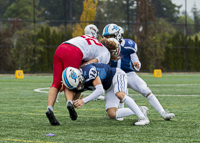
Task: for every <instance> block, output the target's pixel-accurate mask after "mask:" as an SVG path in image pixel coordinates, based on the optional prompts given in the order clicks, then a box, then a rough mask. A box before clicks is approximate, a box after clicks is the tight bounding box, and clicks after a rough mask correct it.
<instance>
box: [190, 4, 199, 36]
mask: <svg viewBox="0 0 200 143" xmlns="http://www.w3.org/2000/svg"><path fill="white" fill-rule="evenodd" d="M192 12H193V15H194V24H195V27H194V31H195V33H197V32H199V31H200V26H199V24H200V12H199V11H198V10H197V7H196V4H194V7H193V8H192Z"/></svg>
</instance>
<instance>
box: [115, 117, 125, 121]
mask: <svg viewBox="0 0 200 143" xmlns="http://www.w3.org/2000/svg"><path fill="white" fill-rule="evenodd" d="M116 120H117V121H123V120H124V118H123V117H121V118H116Z"/></svg>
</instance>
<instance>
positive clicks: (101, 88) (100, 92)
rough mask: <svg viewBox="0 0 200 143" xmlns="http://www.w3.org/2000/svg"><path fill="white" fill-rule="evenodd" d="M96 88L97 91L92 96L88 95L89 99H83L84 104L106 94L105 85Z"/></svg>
mask: <svg viewBox="0 0 200 143" xmlns="http://www.w3.org/2000/svg"><path fill="white" fill-rule="evenodd" d="M95 88H96V89H95V90H94V91H93V92H92V93H91V94H90V95H88V96H87V97H85V98H83V102H84V103H87V102H90V101H91V100H93V99H95V98H97V97H99V96H100V95H101V94H103V93H104V89H103V85H102V84H98V85H96V86H95Z"/></svg>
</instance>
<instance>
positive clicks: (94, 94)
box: [74, 76, 104, 108]
mask: <svg viewBox="0 0 200 143" xmlns="http://www.w3.org/2000/svg"><path fill="white" fill-rule="evenodd" d="M93 85H94V87H95V90H94V91H93V92H92V93H91V94H90V95H88V96H87V97H85V98H83V99H77V100H76V101H75V102H74V105H75V107H77V108H81V107H82V106H83V105H84V104H85V103H88V102H90V101H91V100H94V99H95V98H97V97H99V96H100V95H102V94H103V93H104V88H103V85H102V83H101V79H100V77H99V76H97V77H96V79H95V80H93Z"/></svg>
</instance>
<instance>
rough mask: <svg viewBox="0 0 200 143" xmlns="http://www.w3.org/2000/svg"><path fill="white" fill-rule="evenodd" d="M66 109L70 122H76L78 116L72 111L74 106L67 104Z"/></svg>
mask: <svg viewBox="0 0 200 143" xmlns="http://www.w3.org/2000/svg"><path fill="white" fill-rule="evenodd" d="M67 109H68V111H69V115H70V118H71V119H72V120H76V119H77V117H78V115H77V113H76V110H75V109H74V106H73V105H72V103H71V102H68V103H67Z"/></svg>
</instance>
